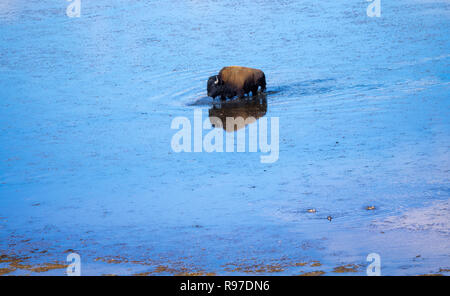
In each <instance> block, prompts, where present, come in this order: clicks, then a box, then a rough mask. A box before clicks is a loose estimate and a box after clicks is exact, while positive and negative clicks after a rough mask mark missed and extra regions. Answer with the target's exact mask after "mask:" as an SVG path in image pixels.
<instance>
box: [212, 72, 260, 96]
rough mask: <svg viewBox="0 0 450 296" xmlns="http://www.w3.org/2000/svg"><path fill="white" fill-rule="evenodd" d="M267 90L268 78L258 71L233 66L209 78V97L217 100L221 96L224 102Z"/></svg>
mask: <svg viewBox="0 0 450 296" xmlns="http://www.w3.org/2000/svg"><path fill="white" fill-rule="evenodd" d="M259 87H261V91H265V90H266V76H265V75H264V72H263V71H261V70H258V69H252V68H247V67H239V66H231V67H224V68H222V70H220V72H219V74H218V75H214V76H211V77H209V79H208V84H207V91H208V96H209V97H212V98H216V97H218V96H220V98H221V99H222V100H225V99H226V98H232V97H234V96H238V97H239V98H243V97H244V95H246V94H249V93H250V92H252V95H256V94H257V93H258V88H259Z"/></svg>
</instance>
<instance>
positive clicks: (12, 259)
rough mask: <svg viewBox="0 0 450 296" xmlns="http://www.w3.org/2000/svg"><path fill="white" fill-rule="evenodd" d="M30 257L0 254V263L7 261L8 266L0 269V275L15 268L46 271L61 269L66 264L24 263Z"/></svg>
mask: <svg viewBox="0 0 450 296" xmlns="http://www.w3.org/2000/svg"><path fill="white" fill-rule="evenodd" d="M27 259H30V257H17V256H8V255H0V263H8V264H9V267H8V268H2V269H0V270H1V271H0V275H1V274H5V273H10V272H12V271H15V270H17V269H21V270H28V271H31V272H46V271H49V270H53V269H63V268H66V267H67V266H68V265H66V264H61V263H58V262H50V263H45V264H43V265H31V264H28V263H26V262H25V261H26V260H27Z"/></svg>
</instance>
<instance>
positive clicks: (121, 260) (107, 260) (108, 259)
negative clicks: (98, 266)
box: [94, 256, 128, 264]
mask: <svg viewBox="0 0 450 296" xmlns="http://www.w3.org/2000/svg"><path fill="white" fill-rule="evenodd" d="M94 261H102V262H105V263H110V264H120V263H128V259H126V258H123V257H120V256H114V257H97V258H95V259H94Z"/></svg>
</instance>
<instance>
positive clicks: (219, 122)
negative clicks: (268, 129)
mask: <svg viewBox="0 0 450 296" xmlns="http://www.w3.org/2000/svg"><path fill="white" fill-rule="evenodd" d="M266 112H267V95H266V94H265V93H260V94H259V95H257V96H254V97H252V98H251V99H237V100H234V101H229V102H222V103H218V104H214V105H213V106H212V108H211V109H209V120H210V122H211V124H212V126H213V127H217V128H220V127H222V128H223V129H224V130H225V131H227V132H233V131H237V130H239V129H241V128H243V127H245V126H247V125H248V124H251V123H254V122H255V121H256V120H257V119H258V118H260V117H263V116H264V115H265V114H266ZM227 117H230V118H233V119H234V120H233V121H232V122H230V121H229V122H228V124H227ZM238 118H242V119H243V120H238Z"/></svg>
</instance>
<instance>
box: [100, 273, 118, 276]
mask: <svg viewBox="0 0 450 296" xmlns="http://www.w3.org/2000/svg"><path fill="white" fill-rule="evenodd" d="M102 276H117V274H114V273H105V274H102Z"/></svg>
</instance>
